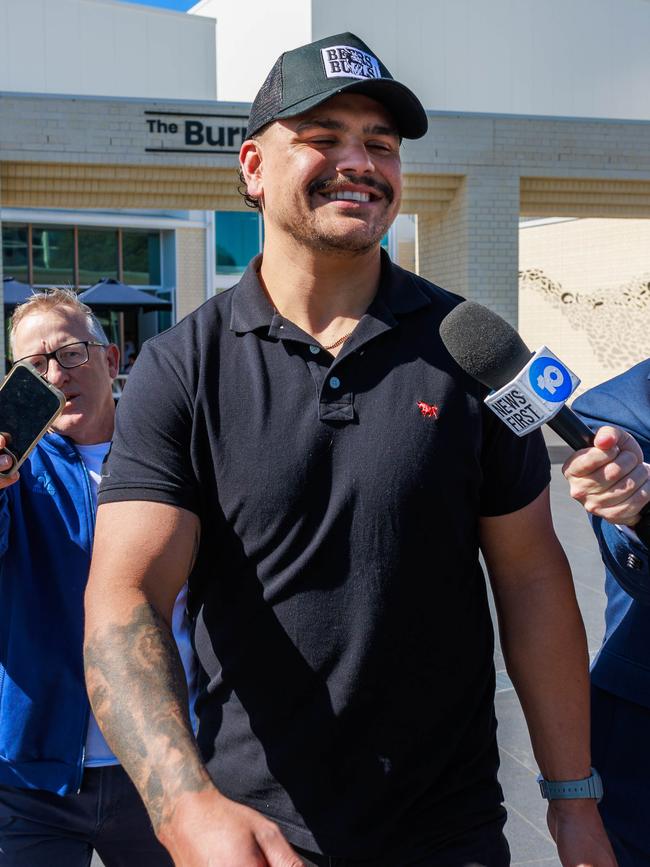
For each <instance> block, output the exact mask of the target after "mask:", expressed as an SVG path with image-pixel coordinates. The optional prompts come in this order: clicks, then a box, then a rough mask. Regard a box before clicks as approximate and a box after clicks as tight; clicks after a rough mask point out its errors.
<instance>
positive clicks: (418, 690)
mask: <svg viewBox="0 0 650 867" xmlns="http://www.w3.org/2000/svg"><path fill="white" fill-rule="evenodd" d="M426 129H427V119H426V114H425V112H424V110H423V108H422V106H421V105H420V103H419V101H418V100H417V98H416V97H415V96H414V95H413V94H412V93H411V91H409V90H408V89H407V88H406V87H405V86H404V85H402V84H400V83H398V82H396V81H394V80H393V79H392V77H391V76H390V73H389V72H388V70H387V69H386V67H385V66H384V65H383V64H382V63H381V61H380V60H379V59H378V58H377V57H376V55H375V54H374V53H373V52H372V50H371V49H370V48H368V46H367V45H365V44H364V43H363V42H362V41H361V40H360V39H358V38H357V37H356V36H354V35H353V34H350V33H343V34H338V35H336V36H333V37H330V38H328V39H323V40H320V41H319V42H315V43H312V44H310V45H307V46H303V47H301V48H298V49H296V50H294V51H290V52H287V53H286V54H284V55H283V56H282V57H281V58H280V59H279V60H278V61H277V63H276V64H275V66H274V67H273V69H272V70H271V73H270V74H269V76H268V78H267V80H266V82H265V83H264V85H263V86H262V88H261V90H260V92H259V94H258V96H257V98H256V99H255V102H254V104H253V107H252V110H251V115H250V122H249V129H248V137H247V140H246V141H245V143H244V144H243V146H242V149H241V154H240V162H241V170H242V178H243V181H244V184H245V190H246V197H247V200H248V201H249V202H250V203H252V204H254V205H255V206H257V207H259V208H260V209H261V211H262V214H263V217H264V232H265V237H264V250H263V254H262V256H260V257H257V258H256V259H254V260H253V262H252V263H251V264H250V266H249V268H248V270H247V272H246V273H245V275H244V276H243V278H242V279H241V281H240V282H239V283H238V284H237V286H235V287H234V288H233V289H232V290H230V291H228V292H224V293H223V294H221V295H220V296H218V297H216V298H213V299H211V300H210V301H208V302H207V303H206V304H205V305H203V306H202V307H201V308H200V309H199V310H197V311H196V312H195V313H193V314H192V315H190V316H188V317H187V318H186V319H184V320H183V321H182V322H181V323H179V324H178V325H177V326H175V328H173V329H171V330H170V331H168V332H167V333H166V334H164V335H160V336H159V337H156V338H154V339H153V340H151V341H149V342H148V343H147V344H146V346H145V348H144V350H143V352H142V354H141V356H140V358H139V360H138V364H137V365H136V367H135V369H134V371H133V373H131V375H130V377H129V388H128V390H127V392H126V394H125V395H124V397H123V398H122V399H121V401H120V406H119V410H118V419H117V430H116V436H115V440H114V447H113V452H112V455H111V457H110V460H109V465H108V475H107V476H106V477H105V478H104V480H103V483H102V490H101V494H100V503H101V505H100V509H99V516H98V524H97V532H96V534H95V554H94V565H93V570H92V575H91V579H90V584H89V588H88V593H87V624H86V625H87V631H86V673H87V680H88V687H89V694H90V697H91V701H92V704H93V709H94V712H95V714H96V717H97V719H98V721H99V723H100V725H101V726H102V729H103V732H104V734H105V736H106V738H107V740H108V741H109V743H110V744H111V745H112V747H113V748H114V749H115V751H116V753H117V754H118V755H119V757H120V759H121V760H122V762H123V764H124V767H125V768H126V769H127V771H128V773H129V774H130V775H131V777H132V778H133V780H134V782H135V783H136V785H137V787H138V789H139V791H140V793H141V794H142V797H143V800H144V802H145V804H146V805H147V808H148V809H149V813H150V815H151V818H152V820H153V823H154V827H155V828H156V831H157V833H158V836H159V838H160V840H161V841H162V842H163V843H164V844H165V845H166V846H167V848H168V849H169V851H170V852H171V854H172V856H173V858H174V860H175V863H176V865H177V867H217V865H220V867H263V865H267V867H299V865H303V864H304V865H337V867H355V865H358V867H407V865H412V867H415V865H419V867H461V865H469V864H475V865H476V864H479V865H486V867H505V865H507V864H508V863H509V853H508V847H507V843H506V842H505V839H504V837H503V833H502V827H503V823H504V820H505V813H504V810H503V807H502V804H501V801H502V793H501V790H500V787H499V784H498V782H497V779H496V771H497V766H498V752H497V747H496V740H495V730H496V723H495V718H494V667H493V662H492V651H493V635H492V627H491V621H490V615H489V610H488V605H487V597H486V589H485V582H484V578H483V574H482V571H481V568H480V566H479V560H478V553H479V545H480V547H481V549H482V551H483V554H484V557H485V560H486V562H487V565H488V569H489V573H490V578H491V581H492V584H493V588H494V593H495V597H496V600H497V607H498V610H499V618H500V622H501V629H502V638H503V646H504V649H505V652H506V653H507V656H508V661H509V670H510V672H511V675H512V678H513V680H514V681H515V683H516V685H517V688H518V691H519V694H520V696H521V698H522V702H523V704H524V707H525V710H526V714H527V717H528V720H529V724H530V728H531V733H532V737H533V743H534V747H535V752H536V756H537V757H538V760H539V763H540V767H541V769H542V771H543V773H544V775H545V778H546V779H545V781H544V792H545V793H546V796H547V797H549V799H550V800H551V803H550V806H549V825H550V828H551V831H552V833H553V835H554V836H555V838H556V840H557V842H558V847H559V850H560V853H561V857H562V860H563V864H564V865H567V867H569V865H571V867H577V865H579V864H585V865H595V867H612V865H613V864H614V861H613V858H612V855H611V850H610V848H609V844H608V843H607V840H606V837H605V835H604V832H603V830H602V826H601V824H600V820H599V817H598V812H597V809H596V799H597V797H598V795H599V786H598V778H597V774H596V773H595V772H593V771H592V770H591V768H590V761H589V748H588V740H589V738H588V732H587V727H588V722H587V718H588V692H587V681H588V676H587V654H586V646H585V638H584V630H583V627H582V622H581V620H580V616H579V613H578V609H577V606H576V601H575V597H574V594H573V589H572V584H571V576H570V574H569V571H568V566H567V563H566V559H565V558H564V555H563V553H562V551H561V549H560V547H559V545H558V543H557V540H556V538H555V536H554V534H553V530H552V525H551V521H550V514H549V508H548V494H547V486H548V481H549V467H548V459H547V457H546V453H545V450H544V446H543V443H542V441H541V439H540V438H539V437H535V436H531V437H528V438H526V439H524V440H518V439H517V438H516V437H515V436H514V435H513V434H512V433H511V432H510V431H509V430H508V429H507V428H506V427H505V426H504V425H503V424H502V423H501V422H499V421H498V420H497V419H496V418H494V417H491V413H489V412H488V411H486V410H485V409H484V407H483V403H482V398H483V396H484V394H483V391H482V389H481V387H480V386H478V385H476V383H474V382H470V381H469V380H468V378H467V377H466V376H464V375H463V374H462V373H461V372H460V370H459V369H458V367H457V366H456V365H455V363H454V362H453V360H452V359H451V358H450V356H449V355H448V353H447V352H446V350H445V349H444V347H443V345H442V343H441V341H440V338H439V335H438V326H439V324H440V321H441V319H442V318H443V317H444V316H445V314H446V313H447V312H448V311H449V310H450V309H451V308H453V307H454V306H455V305H456V304H457V303H459V301H460V299H459V298H458V297H457V296H453V295H450V294H449V293H447V292H445V291H444V290H442V289H440V288H439V287H437V286H434V285H433V284H431V283H429V282H427V281H426V280H423V279H421V278H419V277H416V276H415V275H413V274H409V273H407V272H405V271H403V270H402V269H400V268H398V267H397V266H395V265H394V264H392V263H391V261H390V259H389V258H388V257H387V256H386V255H385V254H384V253H382V252H381V249H380V242H381V239H382V237H383V235H384V234H385V232H386V231H387V229H388V228H389V226H390V225H391V223H392V222H393V220H394V219H395V217H396V215H397V213H398V211H399V205H400V193H401V174H400V152H399V151H400V142H401V139H402V138H403V137H413V138H417V137H419V136H422V135H424V134H425V132H426ZM188 577H189V583H190V608H191V613H192V614H193V615H194V616H195V636H194V638H195V648H196V652H197V655H198V657H199V660H200V662H201V665H202V667H203V672H204V683H203V691H202V694H201V696H200V698H199V701H198V703H197V712H198V716H199V719H200V725H199V732H198V743H197V742H196V741H195V740H194V738H193V736H192V731H191V728H190V726H189V723H188V721H187V718H186V714H185V699H184V681H183V678H182V676H181V673H180V668H179V665H178V662H177V660H176V658H175V652H174V646H173V641H172V639H171V635H170V632H169V619H170V613H171V606H172V603H173V599H174V597H175V594H176V593H177V591H178V587H180V586H181V584H182V583H183V582H184V581H185V580H186V578H188ZM287 841H288V842H287ZM290 844H291V845H290Z"/></svg>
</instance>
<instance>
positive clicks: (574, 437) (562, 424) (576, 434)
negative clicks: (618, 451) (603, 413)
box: [547, 406, 650, 548]
mask: <svg viewBox="0 0 650 867" xmlns="http://www.w3.org/2000/svg"><path fill="white" fill-rule="evenodd" d="M547 424H548V426H549V427H550V428H551V430H554V431H555V433H556V434H557V435H558V436H559V437H561V438H562V439H563V440H564V442H565V443H566V444H567V445H569V446H571V448H572V449H574V450H575V451H579V450H580V449H586V448H589V446H591V445H593V443H594V434H593V431H592V430H591V429H590V428H588V427H587V425H586V424H585V423H584V422H583V421H582V419H581V418H579V417H578V416H577V415H576V414H575V413H574V412H573V410H571V409H569V407H568V406H563V407H562V409H561V410H560V411H559V412H558V413H557V415H555V416H553V418H552V419H551V420H550V421H549V422H547ZM632 529H633V530H634V532H635V533H636V534H637V536H638V537H639V539H640V540H641V541H642V542H643V544H644V545H645V546H646V548H650V503H646V505H645V506H644V507H643V509H642V510H641V513H640V520H639V522H638V523H637V524H635V525H634V527H632Z"/></svg>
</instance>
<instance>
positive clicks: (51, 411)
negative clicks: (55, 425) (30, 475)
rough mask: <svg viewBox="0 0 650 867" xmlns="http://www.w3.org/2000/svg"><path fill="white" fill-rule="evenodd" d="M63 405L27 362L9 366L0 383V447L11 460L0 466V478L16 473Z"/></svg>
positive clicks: (61, 397) (58, 393) (57, 393)
mask: <svg viewBox="0 0 650 867" xmlns="http://www.w3.org/2000/svg"><path fill="white" fill-rule="evenodd" d="M64 406H65V397H64V395H63V394H62V393H61V392H60V391H59V389H58V388H55V387H54V386H53V385H50V383H49V382H46V381H45V380H44V379H43V378H42V377H41V376H39V374H38V373H37V372H36V370H35V369H34V367H32V365H31V364H29V362H27V361H19V362H17V363H16V364H15V365H14V366H13V367H12V368H11V370H10V371H9V373H8V374H7V376H6V377H5V379H4V381H3V382H2V385H0V448H1V449H2V452H1V455H4V456H5V457H7V456H8V457H10V458H11V460H12V463H11V465H10V466H9V467H8V468H3V467H2V466H0V478H2V477H3V476H4V477H8V476H14V475H15V474H16V471H17V470H18V468H19V467H20V466H21V464H22V463H23V462H24V460H25V459H26V458H27V457H28V456H29V454H30V452H31V451H32V449H33V448H34V446H35V445H36V443H37V442H38V441H39V440H40V438H41V437H42V436H43V434H44V433H45V431H46V430H47V429H48V428H49V427H50V425H51V424H52V422H53V421H54V420H55V419H56V418H57V416H58V415H59V414H60V413H61V411H62V410H63V407H64ZM1 455H0V456H1ZM0 487H6V485H2V486H0Z"/></svg>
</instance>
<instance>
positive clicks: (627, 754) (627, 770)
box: [591, 686, 650, 867]
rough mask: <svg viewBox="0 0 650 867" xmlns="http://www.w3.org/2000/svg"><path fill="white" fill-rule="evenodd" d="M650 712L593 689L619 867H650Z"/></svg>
mask: <svg viewBox="0 0 650 867" xmlns="http://www.w3.org/2000/svg"><path fill="white" fill-rule="evenodd" d="M649 733H650V708H647V707H643V706H642V705H639V704H635V703H634V702H631V701H626V700H625V699H624V698H619V697H618V696H617V695H613V694H612V693H610V692H605V691H604V690H602V689H598V687H596V686H592V688H591V753H592V760H593V764H594V767H595V768H597V769H598V772H599V773H600V775H601V777H602V778H603V788H604V790H605V794H604V797H603V800H602V801H601V802H600V814H601V816H602V817H603V823H604V825H605V829H606V831H607V833H608V835H609V838H610V840H611V843H612V847H613V849H614V853H615V855H616V858H617V861H618V864H619V867H650V741H649V740H648V734H649Z"/></svg>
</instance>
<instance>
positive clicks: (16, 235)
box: [2, 223, 29, 283]
mask: <svg viewBox="0 0 650 867" xmlns="http://www.w3.org/2000/svg"><path fill="white" fill-rule="evenodd" d="M27 254H28V251H27V226H18V225H15V226H11V225H7V224H6V223H5V224H4V225H3V227H2V270H3V274H4V276H5V277H13V278H14V280H20V282H21V283H27V282H28V281H29V271H28V268H27Z"/></svg>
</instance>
